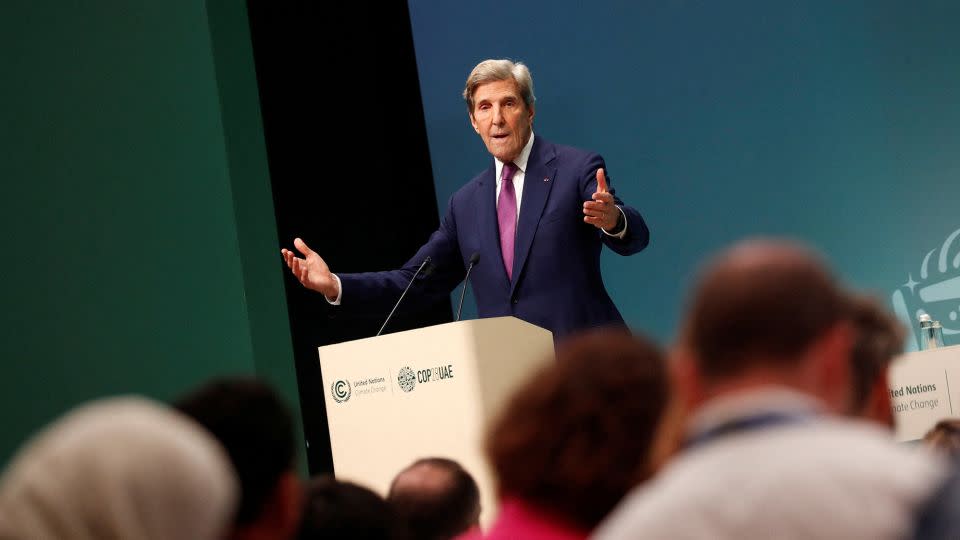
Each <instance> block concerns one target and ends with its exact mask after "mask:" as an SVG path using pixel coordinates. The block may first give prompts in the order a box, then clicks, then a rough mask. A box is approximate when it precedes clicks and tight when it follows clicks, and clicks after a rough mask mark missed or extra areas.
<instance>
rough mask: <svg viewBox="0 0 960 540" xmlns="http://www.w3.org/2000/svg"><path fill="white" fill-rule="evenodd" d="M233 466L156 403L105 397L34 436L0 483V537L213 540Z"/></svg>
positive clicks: (224, 522) (222, 524) (190, 425)
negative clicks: (180, 539)
mask: <svg viewBox="0 0 960 540" xmlns="http://www.w3.org/2000/svg"><path fill="white" fill-rule="evenodd" d="M236 501H237V482H236V479H235V477H234V473H233V468H232V467H231V466H230V463H229V461H228V459H227V456H226V455H225V454H224V452H223V450H222V449H221V447H220V445H219V444H217V442H216V441H215V440H214V439H213V438H212V437H211V436H210V435H209V434H208V433H207V432H206V431H204V430H203V428H201V427H200V426H198V425H196V424H195V423H194V422H192V421H191V420H189V419H188V418H185V417H183V416H182V415H180V414H178V413H176V412H175V411H172V410H170V409H169V408H166V407H164V406H161V405H159V404H155V403H153V402H151V401H148V400H145V399H140V398H113V399H105V400H101V401H97V402H93V403H91V404H89V405H85V406H82V407H79V408H77V409H76V410H74V411H73V412H71V413H69V414H67V415H66V416H64V417H63V418H61V419H60V420H58V421H56V422H55V423H54V424H52V425H51V426H50V427H48V428H47V429H46V430H45V431H43V432H41V433H40V434H39V435H37V436H36V437H34V438H33V439H32V440H31V441H30V442H28V443H27V445H26V446H25V447H24V448H23V449H22V450H21V451H20V452H19V454H18V455H17V456H16V457H15V458H14V459H13V461H12V462H11V463H10V465H9V468H8V469H7V472H6V473H5V474H4V476H3V478H2V479H0V538H24V539H26V538H38V539H39V538H72V539H78V540H87V539H89V540H94V539H104V538H118V539H119V538H138V539H144V540H152V539H156V540H162V539H169V538H190V539H197V540H203V539H210V540H216V539H220V538H223V535H224V534H225V533H226V532H227V531H228V530H229V526H230V519H231V518H232V516H233V511H234V509H235V504H236Z"/></svg>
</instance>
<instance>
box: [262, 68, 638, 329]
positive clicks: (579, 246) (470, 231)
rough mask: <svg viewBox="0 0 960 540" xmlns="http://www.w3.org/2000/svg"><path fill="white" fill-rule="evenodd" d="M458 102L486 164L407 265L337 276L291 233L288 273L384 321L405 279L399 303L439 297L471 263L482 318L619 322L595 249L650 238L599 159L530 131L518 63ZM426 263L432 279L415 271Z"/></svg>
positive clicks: (527, 82)
mask: <svg viewBox="0 0 960 540" xmlns="http://www.w3.org/2000/svg"><path fill="white" fill-rule="evenodd" d="M463 97H464V99H465V100H466V102H467V108H468V109H467V110H468V113H469V117H470V123H471V125H472V126H473V129H474V130H476V132H477V133H478V134H479V135H480V138H481V139H483V143H484V144H485V145H486V147H487V150H488V151H489V152H490V154H492V155H493V163H491V164H490V166H489V167H488V168H487V169H486V170H485V171H483V172H482V173H480V174H479V175H478V176H476V177H475V178H473V179H472V180H470V182H468V183H467V184H466V185H465V186H463V187H462V188H460V190H459V191H457V192H456V193H455V194H454V195H453V197H451V198H450V203H449V206H448V208H447V211H446V213H445V215H444V216H443V218H442V219H441V221H440V228H439V229H438V230H437V231H436V232H434V233H433V234H432V235H431V236H430V239H429V240H428V241H427V243H426V244H425V245H424V246H423V247H421V248H420V250H419V251H418V252H417V254H416V255H414V256H413V258H411V259H410V260H409V261H407V262H406V264H404V266H403V267H402V268H400V269H397V270H391V271H385V272H369V273H356V274H337V275H335V274H332V273H331V272H330V269H329V268H328V267H327V264H326V263H325V262H324V260H323V259H322V258H321V257H320V256H319V255H318V254H317V253H315V252H314V251H313V250H311V249H310V248H309V247H308V246H307V245H306V243H304V242H303V241H302V240H301V239H299V238H297V239H296V240H294V246H295V247H296V249H297V250H298V251H299V252H300V253H301V254H302V255H303V258H299V257H297V256H296V255H294V253H293V252H291V251H290V250H287V249H283V250H281V253H282V254H283V257H284V260H285V261H286V263H287V266H289V267H290V270H291V271H292V272H293V274H294V275H295V276H296V277H297V279H299V280H300V283H302V284H303V285H304V286H305V287H307V288H309V289H312V290H315V291H318V292H320V293H322V294H323V295H324V296H326V298H327V300H328V301H329V302H331V303H332V304H335V305H340V304H341V303H342V305H343V306H344V307H346V306H348V305H349V306H353V307H355V308H360V309H363V310H365V311H371V310H376V309H381V308H382V309H383V310H384V313H385V314H386V312H387V310H389V309H390V307H391V306H392V305H393V303H394V302H396V300H397V298H398V297H400V295H401V293H402V292H403V291H404V290H405V289H406V288H407V286H408V284H410V282H411V281H412V280H414V279H416V284H415V285H414V286H413V288H412V289H411V290H410V293H409V294H408V295H407V298H406V300H405V302H423V301H425V300H429V301H436V300H437V299H438V298H439V297H441V296H444V295H448V294H450V292H451V291H452V290H453V289H454V287H456V286H457V284H458V283H460V281H462V280H463V279H464V275H465V273H466V272H467V271H468V267H471V266H475V268H472V271H471V273H470V284H471V286H472V287H473V293H474V298H475V299H476V302H477V313H478V314H479V316H480V317H499V316H506V315H512V316H514V317H517V318H519V319H522V320H524V321H527V322H530V323H532V324H535V325H537V326H540V327H542V328H546V329H547V330H550V331H551V332H553V334H554V338H560V337H563V336H565V335H566V334H569V333H570V332H573V331H576V330H580V329H585V328H589V327H595V326H602V325H609V324H619V325H622V324H623V317H622V316H621V315H620V312H619V311H617V307H616V306H615V305H614V304H613V301H612V300H611V299H610V296H609V295H608V294H607V291H606V289H605V288H604V285H603V279H602V278H601V276H600V248H601V247H602V246H603V244H606V245H607V247H609V248H610V249H612V250H613V251H615V252H616V253H619V254H620V255H632V254H634V253H637V252H638V251H640V250H642V249H643V248H644V247H646V245H647V243H648V242H649V238H650V233H649V231H648V229H647V225H646V223H644V221H643V217H641V216H640V213H639V212H637V211H636V210H634V209H633V208H631V207H629V206H626V205H624V204H623V202H622V201H621V200H620V199H619V198H617V197H616V195H615V194H614V191H613V190H612V189H610V187H609V179H608V178H607V176H606V166H605V164H604V161H603V158H601V157H600V156H599V155H597V154H595V153H592V152H586V151H583V150H579V149H576V148H571V147H568V146H560V145H557V144H553V143H551V142H549V141H547V140H545V139H543V138H542V137H539V136H536V135H534V133H533V116H534V112H535V111H534V100H535V98H534V95H533V81H532V79H531V77H530V71H529V70H528V69H527V67H526V66H525V65H523V64H521V63H514V62H512V61H510V60H485V61H483V62H480V63H479V64H478V65H477V66H476V67H475V68H473V71H472V72H471V73H470V76H469V77H468V78H467V84H466V88H465V89H464V91H463ZM371 240H372V241H374V243H375V240H376V239H365V240H364V239H358V241H371ZM425 261H426V262H425ZM427 267H429V269H430V270H432V272H430V271H428V272H422V270H423V269H424V268H427ZM418 271H420V275H419V276H417V277H416V278H415V277H414V276H415V275H416V274H417V272H418ZM424 274H428V275H426V276H425V275H424Z"/></svg>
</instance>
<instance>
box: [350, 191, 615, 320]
mask: <svg viewBox="0 0 960 540" xmlns="http://www.w3.org/2000/svg"><path fill="white" fill-rule="evenodd" d="M617 210H619V211H620V215H621V216H623V229H622V230H621V231H620V232H618V233H617V234H610V233H608V232H607V230H606V229H600V230H601V231H603V234H605V235H607V236H612V237H614V238H616V239H617V240H623V237H624V236H626V235H627V214H625V213H624V212H623V208H620V205H619V204H618V205H617ZM338 283H339V281H338ZM339 302H340V298H339V297H337V303H339Z"/></svg>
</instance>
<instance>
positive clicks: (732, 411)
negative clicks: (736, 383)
mask: <svg viewBox="0 0 960 540" xmlns="http://www.w3.org/2000/svg"><path fill="white" fill-rule="evenodd" d="M825 409H826V407H825V405H824V404H823V403H822V402H821V401H819V400H818V399H816V398H815V397H813V396H811V395H809V394H804V393H801V392H798V391H796V390H793V389H791V388H787V387H783V386H770V387H767V388H763V389H756V390H749V391H743V392H737V393H734V394H730V395H725V396H719V397H716V398H714V399H711V400H710V401H708V402H707V403H705V404H704V405H703V406H702V407H701V408H700V410H699V411H697V412H695V413H694V414H693V417H692V418H691V420H690V422H689V424H688V426H687V435H688V436H693V435H696V434H697V433H700V432H703V431H706V430H708V429H710V428H712V427H714V426H717V425H720V424H722V423H724V422H728V421H731V420H733V419H736V418H742V417H745V416H749V415H751V414H756V413H758V412H771V411H773V412H781V411H808V412H813V413H820V412H823V411H824V410H825Z"/></svg>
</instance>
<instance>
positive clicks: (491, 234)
mask: <svg viewBox="0 0 960 540" xmlns="http://www.w3.org/2000/svg"><path fill="white" fill-rule="evenodd" d="M496 174H497V173H496V167H495V166H493V165H491V166H490V168H489V169H487V171H486V172H485V173H484V174H483V178H482V179H481V181H480V190H479V196H480V200H479V201H477V205H476V209H477V223H478V224H479V226H480V252H481V253H483V254H484V259H486V260H488V261H490V262H489V263H487V264H494V265H496V268H497V270H495V271H494V273H495V274H496V275H498V276H500V286H501V287H503V288H504V289H507V288H508V287H509V285H510V282H509V280H508V279H507V271H506V269H505V268H504V266H503V255H502V254H501V253H500V225H499V224H498V223H497V180H496V178H495V176H496Z"/></svg>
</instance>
